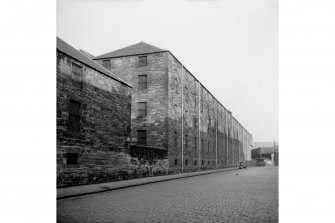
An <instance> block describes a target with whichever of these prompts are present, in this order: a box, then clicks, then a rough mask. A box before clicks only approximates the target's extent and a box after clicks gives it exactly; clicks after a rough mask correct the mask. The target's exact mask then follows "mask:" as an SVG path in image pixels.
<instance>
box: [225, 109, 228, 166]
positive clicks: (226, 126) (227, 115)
mask: <svg viewBox="0 0 335 223" xmlns="http://www.w3.org/2000/svg"><path fill="white" fill-rule="evenodd" d="M225 114H226V118H225V119H226V120H225V122H226V126H225V128H226V139H227V140H226V167H227V166H228V133H229V128H228V126H227V125H228V121H227V119H228V115H227V110H225Z"/></svg>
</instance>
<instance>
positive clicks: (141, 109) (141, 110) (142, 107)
mask: <svg viewBox="0 0 335 223" xmlns="http://www.w3.org/2000/svg"><path fill="white" fill-rule="evenodd" d="M145 116H147V103H146V102H139V103H138V117H145Z"/></svg>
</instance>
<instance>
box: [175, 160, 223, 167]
mask: <svg viewBox="0 0 335 223" xmlns="http://www.w3.org/2000/svg"><path fill="white" fill-rule="evenodd" d="M223 163H224V162H223V160H222V161H221V164H223ZM218 164H220V160H218ZM174 165H178V160H177V159H175V160H174ZM184 165H185V166H188V165H189V163H188V159H186V160H185V163H184ZM193 165H194V166H196V165H197V160H194V161H193ZM201 165H205V161H204V160H201ZM207 165H210V161H209V160H208V161H207ZM212 165H213V166H214V165H215V160H213V161H212Z"/></svg>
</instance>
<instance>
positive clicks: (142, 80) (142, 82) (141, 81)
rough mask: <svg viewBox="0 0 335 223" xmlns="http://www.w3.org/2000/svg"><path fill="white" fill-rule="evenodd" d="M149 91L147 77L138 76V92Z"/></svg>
mask: <svg viewBox="0 0 335 223" xmlns="http://www.w3.org/2000/svg"><path fill="white" fill-rule="evenodd" d="M146 89H147V75H146V74H145V75H138V90H146Z"/></svg>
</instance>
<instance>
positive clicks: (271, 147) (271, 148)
mask: <svg viewBox="0 0 335 223" xmlns="http://www.w3.org/2000/svg"><path fill="white" fill-rule="evenodd" d="M254 147H255V148H254V149H253V150H251V158H252V159H270V160H273V162H274V164H275V165H276V166H278V154H279V151H278V149H279V145H278V143H276V142H255V143H254Z"/></svg>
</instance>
